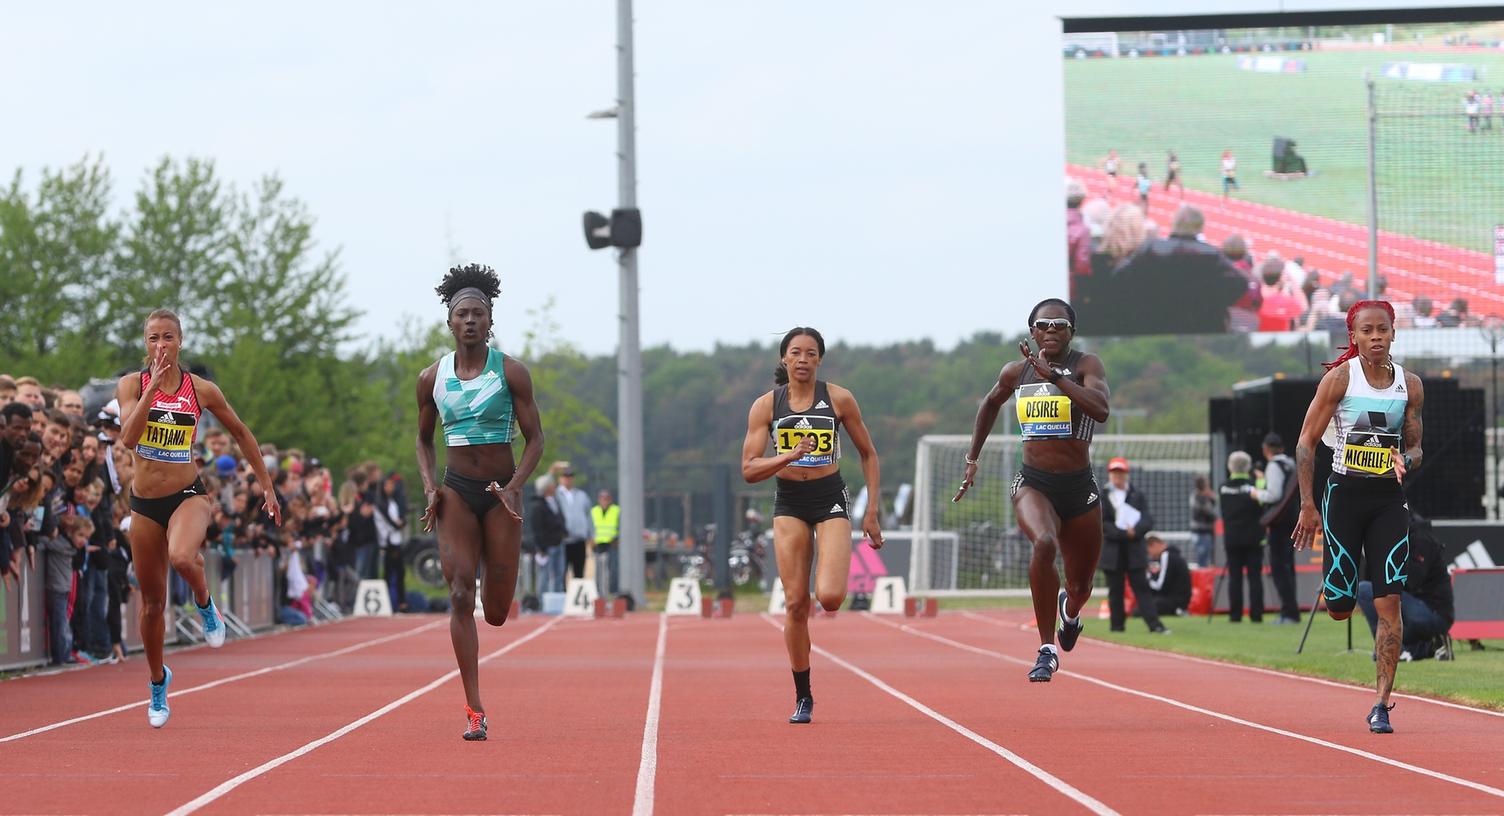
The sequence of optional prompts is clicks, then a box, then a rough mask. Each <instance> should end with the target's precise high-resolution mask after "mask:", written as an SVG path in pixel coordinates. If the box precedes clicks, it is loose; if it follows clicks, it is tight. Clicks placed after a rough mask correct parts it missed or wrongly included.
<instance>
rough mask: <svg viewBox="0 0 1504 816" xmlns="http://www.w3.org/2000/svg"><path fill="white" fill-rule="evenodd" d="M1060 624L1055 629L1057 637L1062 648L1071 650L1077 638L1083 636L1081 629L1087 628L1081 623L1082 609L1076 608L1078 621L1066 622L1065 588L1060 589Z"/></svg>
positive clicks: (1074, 646)
mask: <svg viewBox="0 0 1504 816" xmlns="http://www.w3.org/2000/svg"><path fill="white" fill-rule="evenodd" d="M1059 605H1060V626H1059V627H1057V628H1056V629H1055V637H1056V638H1058V639H1059V640H1060V648H1061V649H1063V650H1064V651H1067V652H1068V651H1070V650H1071V649H1074V648H1076V638H1078V637H1080V636H1081V630H1082V629H1084V628H1086V627H1085V626H1084V625H1083V624H1082V623H1081V610H1079V609H1078V610H1076V622H1075V623H1066V622H1065V590H1063V589H1062V590H1060V602H1059Z"/></svg>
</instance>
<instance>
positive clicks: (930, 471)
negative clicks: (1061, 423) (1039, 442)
mask: <svg viewBox="0 0 1504 816" xmlns="http://www.w3.org/2000/svg"><path fill="white" fill-rule="evenodd" d="M970 444H971V438H970V437H969V436H959V435H957V436H925V437H922V438H920V440H919V450H918V457H917V461H916V464H915V475H914V486H915V490H914V550H913V557H912V559H911V560H910V562H909V586H910V590H909V591H910V592H923V593H926V594H929V595H957V596H965V595H973V596H986V595H995V596H1008V595H1026V594H1028V586H1029V557H1030V544H1029V542H1028V541H1027V540H1025V539H1024V538H1023V536H1021V535H1020V534H1019V532H1018V525H1017V523H1016V522H1015V520H1014V518H1013V502H1012V501H1011V500H1010V499H1009V498H1008V487H1009V486H1010V485H1011V484H1012V483H1013V477H1014V475H1015V474H1016V473H1017V472H1018V466H1019V463H1020V462H1021V461H1022V451H1021V450H1020V447H1021V446H1022V444H1023V443H1022V441H1021V440H1019V439H1018V438H1016V437H1011V436H994V437H992V438H991V439H988V440H987V444H986V446H985V447H983V448H982V455H981V458H980V460H979V462H980V463H979V464H978V466H977V480H976V484H975V485H974V486H973V487H972V488H971V490H969V491H967V494H966V498H965V499H963V500H961V501H960V502H959V503H956V502H952V501H951V499H952V498H953V497H954V496H955V495H956V489H957V488H959V487H960V485H961V474H962V472H963V471H964V470H965V467H966V452H967V448H968V447H969V446H970ZM1091 454H1092V468H1093V470H1095V471H1096V474H1097V483H1098V484H1099V485H1101V486H1102V487H1103V488H1106V486H1107V462H1108V460H1109V459H1111V458H1112V457H1114V456H1122V457H1125V458H1127V459H1128V462H1129V467H1130V468H1131V470H1130V475H1129V478H1130V480H1131V482H1132V484H1134V485H1136V486H1137V487H1138V488H1139V489H1140V490H1142V491H1144V495H1145V497H1146V498H1147V499H1148V501H1149V512H1150V513H1151V514H1152V515H1153V516H1154V531H1155V532H1156V533H1157V534H1159V535H1160V536H1161V537H1162V538H1164V539H1165V541H1167V542H1169V543H1172V544H1179V545H1180V546H1181V548H1182V549H1186V545H1187V544H1188V542H1190V540H1191V534H1190V521H1191V505H1190V497H1191V492H1192V487H1193V483H1194V480H1195V478H1196V477H1197V476H1206V475H1209V474H1210V473H1211V441H1210V439H1209V437H1208V436H1206V435H1204V434H1124V435H1103V436H1098V437H1096V439H1095V440H1094V441H1093V442H1092V447H1091Z"/></svg>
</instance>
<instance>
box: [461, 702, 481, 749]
mask: <svg viewBox="0 0 1504 816" xmlns="http://www.w3.org/2000/svg"><path fill="white" fill-rule="evenodd" d="M465 725H466V728H465V733H464V734H461V735H460V736H462V737H464V738H465V739H466V740H467V741H469V742H479V741H481V740H484V739H485V738H486V727H487V722H486V715H484V714H481V713H479V712H477V711H475V710H474V709H472V708H470V706H468V705H467V706H465Z"/></svg>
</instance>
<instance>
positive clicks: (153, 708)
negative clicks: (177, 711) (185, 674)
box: [146, 664, 172, 728]
mask: <svg viewBox="0 0 1504 816" xmlns="http://www.w3.org/2000/svg"><path fill="white" fill-rule="evenodd" d="M147 685H149V686H150V687H151V704H150V705H148V706H147V707H146V721H147V722H149V723H151V727H152V728H161V727H162V726H164V725H166V724H167V718H168V717H170V716H172V710H171V709H169V708H168V707H167V687H168V686H170V685H172V669H169V668H167V666H166V665H165V664H164V665H163V666H162V682H161V683H148V684H147Z"/></svg>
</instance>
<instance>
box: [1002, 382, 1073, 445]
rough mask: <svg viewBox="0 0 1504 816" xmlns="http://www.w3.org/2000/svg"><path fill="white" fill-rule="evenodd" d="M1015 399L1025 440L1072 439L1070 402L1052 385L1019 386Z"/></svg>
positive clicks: (1031, 384) (1042, 383) (1068, 398)
mask: <svg viewBox="0 0 1504 816" xmlns="http://www.w3.org/2000/svg"><path fill="white" fill-rule="evenodd" d="M1014 395H1015V397H1016V400H1015V408H1016V410H1017V411H1018V429H1019V433H1020V434H1021V435H1022V436H1025V437H1028V438H1033V439H1052V438H1065V437H1068V436H1070V435H1071V398H1070V397H1067V396H1066V395H1064V394H1062V393H1061V392H1060V389H1059V388H1057V387H1056V386H1055V385H1054V384H1053V383H1047V382H1040V383H1028V384H1026V385H1020V386H1019V387H1018V389H1017V390H1016V391H1015V392H1014Z"/></svg>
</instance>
